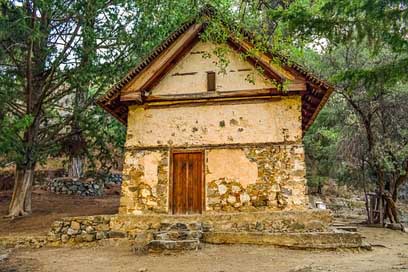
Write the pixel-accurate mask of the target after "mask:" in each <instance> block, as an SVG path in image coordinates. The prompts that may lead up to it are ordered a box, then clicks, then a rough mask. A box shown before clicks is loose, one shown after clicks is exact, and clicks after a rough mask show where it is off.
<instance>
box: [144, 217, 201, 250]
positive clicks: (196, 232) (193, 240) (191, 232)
mask: <svg viewBox="0 0 408 272" xmlns="http://www.w3.org/2000/svg"><path fill="white" fill-rule="evenodd" d="M202 236H203V226H202V224H201V223H171V224H170V223H161V224H160V228H159V229H158V230H157V231H155V232H153V240H151V241H150V242H149V243H148V244H147V245H146V249H147V250H148V251H149V252H163V251H167V250H198V249H200V246H201V245H200V239H201V238H202Z"/></svg>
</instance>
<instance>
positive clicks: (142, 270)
mask: <svg viewBox="0 0 408 272" xmlns="http://www.w3.org/2000/svg"><path fill="white" fill-rule="evenodd" d="M147 271H148V270H147V268H145V267H143V268H139V269H138V270H137V272H147Z"/></svg>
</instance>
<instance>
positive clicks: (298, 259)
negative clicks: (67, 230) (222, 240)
mask: <svg viewBox="0 0 408 272" xmlns="http://www.w3.org/2000/svg"><path fill="white" fill-rule="evenodd" d="M360 231H361V233H362V234H363V235H364V236H365V237H366V241H367V242H370V243H372V244H374V245H375V246H374V247H373V250H372V251H359V252H355V251H354V252H352V251H343V252H341V251H302V250H289V249H283V248H274V247H265V246H264V247H262V246H249V245H248V246H245V245H234V246H215V245H204V248H203V249H202V250H199V251H193V252H186V253H178V254H172V255H147V256H136V255H135V254H133V253H132V252H131V251H130V250H129V248H127V247H98V248H82V249H72V248H58V249H55V248H54V249H52V248H43V249H36V250H33V249H30V250H15V251H13V252H11V254H10V256H9V259H8V260H7V261H3V263H2V262H0V271H16V272H17V271H18V272H21V271H27V272H28V271H49V272H51V271H60V272H65V271H67V272H68V271H69V272H73V271H98V272H105V271H106V272H108V271H109V272H110V271H149V272H150V271H151V272H153V271H154V272H162V271H163V272H164V271H168V272H171V271H180V272H182V271H194V272H201V271H203V272H204V271H214V272H221V271H223V272H227V271H234V272H239V271H246V272H251V271H280V272H285V271H288V272H289V271H290V272H317V271H332V272H334V271H338V272H340V271H352V272H354V271H355V272H357V271H359V272H361V271H373V272H374V271H378V272H380V271H381V272H384V271H408V234H406V233H402V232H400V231H393V230H388V229H377V228H366V227H363V228H361V229H360ZM2 266H3V268H2ZM2 269H3V270H2Z"/></svg>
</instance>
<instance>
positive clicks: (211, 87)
mask: <svg viewBox="0 0 408 272" xmlns="http://www.w3.org/2000/svg"><path fill="white" fill-rule="evenodd" d="M207 91H209V92H214V91H215V72H207Z"/></svg>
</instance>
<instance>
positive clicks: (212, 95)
mask: <svg viewBox="0 0 408 272" xmlns="http://www.w3.org/2000/svg"><path fill="white" fill-rule="evenodd" d="M301 94H303V90H288V91H279V90H277V89H276V88H267V89H257V90H244V91H227V92H205V93H190V94H176V95H149V96H147V97H146V98H145V101H146V102H160V101H179V100H199V99H216V98H243V97H248V98H251V97H256V96H290V95H301Z"/></svg>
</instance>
